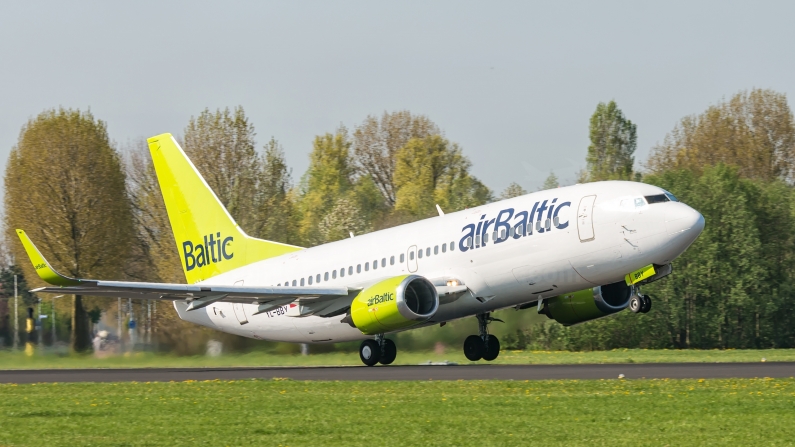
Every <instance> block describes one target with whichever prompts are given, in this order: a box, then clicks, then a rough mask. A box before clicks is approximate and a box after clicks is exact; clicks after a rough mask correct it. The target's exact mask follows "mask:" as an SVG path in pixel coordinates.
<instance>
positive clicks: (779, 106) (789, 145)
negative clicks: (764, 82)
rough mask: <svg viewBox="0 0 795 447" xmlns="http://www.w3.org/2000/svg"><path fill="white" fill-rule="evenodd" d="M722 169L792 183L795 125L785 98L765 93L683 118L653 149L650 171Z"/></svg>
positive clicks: (756, 91)
mask: <svg viewBox="0 0 795 447" xmlns="http://www.w3.org/2000/svg"><path fill="white" fill-rule="evenodd" d="M719 163H723V164H727V165H731V166H735V167H736V168H737V169H738V170H739V172H740V175H741V176H742V177H745V178H752V179H759V180H766V181H772V180H776V179H778V180H784V181H792V179H793V174H795V119H793V115H792V110H791V109H790V107H789V104H787V97H786V95H784V94H783V93H778V92H775V91H773V90H765V89H754V90H751V91H750V92H740V93H737V94H736V95H734V96H732V98H731V99H730V100H728V101H721V102H720V103H718V104H717V105H714V106H711V107H709V108H708V109H707V110H706V111H705V112H704V113H701V114H699V115H693V116H687V117H684V118H682V120H681V121H680V122H679V124H678V125H677V126H676V127H675V128H674V130H673V131H671V132H670V133H669V134H668V135H666V137H665V140H664V141H663V143H662V144H658V145H657V146H655V147H654V148H652V152H651V155H650V156H649V160H648V161H647V162H646V167H647V168H648V169H649V170H650V171H651V172H653V173H658V174H659V173H662V172H665V171H669V170H675V169H688V170H692V171H695V172H700V171H702V170H703V169H705V168H708V167H712V166H716V165H718V164H719Z"/></svg>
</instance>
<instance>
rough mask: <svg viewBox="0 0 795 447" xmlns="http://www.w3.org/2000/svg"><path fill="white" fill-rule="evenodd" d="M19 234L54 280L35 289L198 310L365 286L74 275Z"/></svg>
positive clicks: (331, 295) (319, 297)
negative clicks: (179, 303) (223, 303)
mask: <svg viewBox="0 0 795 447" xmlns="http://www.w3.org/2000/svg"><path fill="white" fill-rule="evenodd" d="M17 235H19V238H20V240H21V241H22V245H23V246H24V247H25V251H26V252H27V254H28V256H29V257H30V260H31V262H32V263H33V267H34V268H35V269H36V273H38V275H39V277H40V278H41V279H42V280H44V281H46V282H48V283H50V284H52V286H50V287H40V288H38V289H34V290H31V292H42V293H60V294H70V295H88V296H104V297H114V298H116V297H118V298H134V299H149V300H168V301H174V300H186V301H188V302H189V303H190V304H189V305H188V310H195V309H200V308H202V307H205V306H207V305H210V304H212V303H215V302H218V301H226V302H233V303H250V304H255V303H257V304H266V303H273V304H276V303H280V304H286V303H289V302H292V301H294V300H297V299H301V300H302V301H303V300H309V301H311V302H315V303H317V302H322V301H329V300H334V299H336V298H341V297H349V296H350V297H351V298H353V296H355V295H356V294H357V293H358V292H359V290H361V289H358V288H350V287H315V288H312V287H244V286H228V285H208V284H201V285H198V284H169V283H147V282H126V281H100V280H92V279H77V278H70V277H68V276H65V275H62V274H60V273H58V272H57V271H55V269H53V268H52V266H50V263H49V262H47V260H46V259H44V256H42V254H41V252H39V249H38V248H36V246H35V245H34V244H33V242H32V241H31V240H30V238H29V237H28V235H27V234H26V233H25V232H24V231H22V230H17Z"/></svg>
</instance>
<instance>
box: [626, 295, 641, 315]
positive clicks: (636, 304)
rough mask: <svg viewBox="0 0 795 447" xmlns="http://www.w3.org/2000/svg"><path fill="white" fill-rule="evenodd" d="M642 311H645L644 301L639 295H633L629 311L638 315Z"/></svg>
mask: <svg viewBox="0 0 795 447" xmlns="http://www.w3.org/2000/svg"><path fill="white" fill-rule="evenodd" d="M641 309H643V300H642V299H641V298H640V297H639V296H637V295H632V297H631V298H630V299H629V310H631V311H632V312H634V313H638V312H640V311H641Z"/></svg>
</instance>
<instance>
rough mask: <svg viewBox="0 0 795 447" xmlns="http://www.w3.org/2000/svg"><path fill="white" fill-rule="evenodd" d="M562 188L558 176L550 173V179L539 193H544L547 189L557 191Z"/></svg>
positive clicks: (545, 181)
mask: <svg viewBox="0 0 795 447" xmlns="http://www.w3.org/2000/svg"><path fill="white" fill-rule="evenodd" d="M559 187H560V181H558V176H557V175H555V173H554V172H550V173H549V177H547V178H546V180H544V184H543V185H541V189H540V190H539V191H543V190H546V189H555V188H559Z"/></svg>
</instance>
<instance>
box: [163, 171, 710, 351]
mask: <svg viewBox="0 0 795 447" xmlns="http://www.w3.org/2000/svg"><path fill="white" fill-rule="evenodd" d="M661 193H663V190H662V189H660V188H658V187H656V186H652V185H647V184H643V183H634V182H621V181H611V182H598V183H587V184H580V185H574V186H569V187H564V188H558V189H551V190H546V191H540V192H536V193H532V194H528V195H524V196H521V197H516V198H512V199H508V200H502V201H499V202H494V203H490V204H488V205H483V206H479V207H477V208H472V209H467V210H464V211H459V212H456V213H450V214H446V215H444V216H439V217H433V218H430V219H425V220H422V221H419V222H415V223H411V224H407V225H402V226H399V227H395V228H390V229H387V230H382V231H376V232H373V233H369V234H364V235H360V236H356V237H354V238H350V239H345V240H342V241H338V242H333V243H329V244H325V245H321V246H317V247H313V248H307V249H305V250H301V251H297V252H294V253H290V254H287V255H284V256H280V257H277V258H272V259H267V260H264V261H260V262H256V263H254V264H251V265H248V266H245V267H242V268H239V269H236V270H233V271H231V272H228V273H224V274H222V275H220V276H216V277H214V278H212V279H211V280H208V281H205V282H204V283H206V284H212V285H245V286H277V285H288V284H289V285H296V286H299V287H300V286H307V287H311V286H310V284H312V285H313V286H315V287H321V286H347V287H366V286H368V285H371V284H374V283H376V282H378V281H379V280H382V279H386V278H390V277H394V276H398V275H404V274H409V273H413V274H417V275H422V276H424V277H426V278H428V279H430V280H432V281H433V280H435V279H443V278H450V279H456V280H459V281H460V282H461V283H463V284H465V285H466V286H467V288H468V289H469V291H468V292H467V293H465V294H464V295H463V296H461V297H460V298H459V299H457V300H455V301H453V302H450V303H447V304H442V305H441V306H440V307H439V310H438V312H437V313H436V315H434V317H433V318H432V320H431V322H433V323H440V322H443V321H449V320H453V319H457V318H462V317H465V316H470V315H476V314H479V313H483V312H490V311H493V310H496V309H501V308H505V307H509V306H515V305H518V304H522V303H527V302H532V301H536V300H538V299H539V298H549V297H552V296H556V295H560V294H563V293H569V292H574V291H577V290H582V289H587V288H590V287H595V286H598V285H603V284H609V283H613V282H616V281H620V280H622V279H623V278H624V275H626V274H627V273H629V272H631V271H633V270H636V269H639V268H641V267H643V266H646V265H649V264H660V265H662V264H668V263H670V262H671V261H672V260H674V259H675V258H676V257H677V256H679V255H680V254H682V252H684V250H685V249H686V248H687V247H688V246H690V244H691V243H692V242H693V241H694V240H695V239H696V238H697V237H698V235H699V234H700V233H701V230H702V229H703V227H704V219H703V217H702V216H701V215H700V214H699V213H698V212H697V211H695V210H693V209H692V208H690V207H689V206H687V205H685V204H683V203H681V202H664V203H652V204H648V203H646V201H645V200H644V199H643V197H644V196H650V195H659V194H661ZM592 196H593V197H592ZM553 201H554V203H553ZM550 205H552V206H551V207H550ZM534 210H535V212H534ZM540 210H543V211H542V212H540ZM523 212H526V213H523ZM531 214H532V223H531V224H529V225H528V224H523V222H525V221H527V220H528V218H529V217H530V216H531ZM547 219H549V222H547ZM539 220H540V222H538V223H537V221H539ZM525 225H528V226H530V225H532V233H528V232H526V231H525V230H524V226H525ZM545 227H549V229H548V230H547V229H546V228H545ZM539 228H540V230H539ZM511 229H513V231H511ZM494 231H497V240H495V239H494ZM526 233H527V234H526ZM470 238H471V239H470ZM468 239H469V240H468ZM486 239H487V240H486ZM451 246H452V249H451ZM470 246H471V247H472V248H469V247H470ZM420 251H421V252H422V256H421V257H420V255H419V252H420ZM428 253H430V255H428ZM374 263H376V264H377V268H374V267H373V264H374ZM341 270H344V272H341ZM351 272H352V274H351ZM343 275H344V276H343ZM310 277H311V278H312V282H311V283H310V282H309V278H310ZM318 277H319V278H320V281H319V282H318V281H317V279H318ZM302 281H303V282H302ZM174 306H175V308H176V309H177V311H178V313H179V315H180V317H181V318H183V319H184V320H187V321H191V322H194V323H197V324H201V325H204V326H208V327H211V328H214V329H218V330H220V331H224V332H229V333H232V334H237V335H242V336H245V337H252V338H258V339H263V340H273V341H287V342H298V343H311V342H341V341H350V340H357V339H364V338H369V336H366V335H364V334H362V333H361V332H360V331H359V330H358V329H356V328H354V327H351V326H350V325H349V324H348V323H345V322H341V320H342V319H343V317H344V315H341V316H336V317H329V318H324V317H318V316H305V317H292V316H288V315H287V312H286V308H287V306H284V307H281V308H277V309H275V310H272V311H270V312H266V313H262V314H259V315H253V314H254V312H255V311H256V309H257V306H256V305H253V304H252V305H249V304H233V303H223V302H218V303H215V304H213V305H211V306H208V307H206V308H204V309H200V310H196V311H191V312H186V311H185V308H186V306H187V304H186V303H184V302H181V301H175V304H174ZM241 322H244V324H241Z"/></svg>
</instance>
